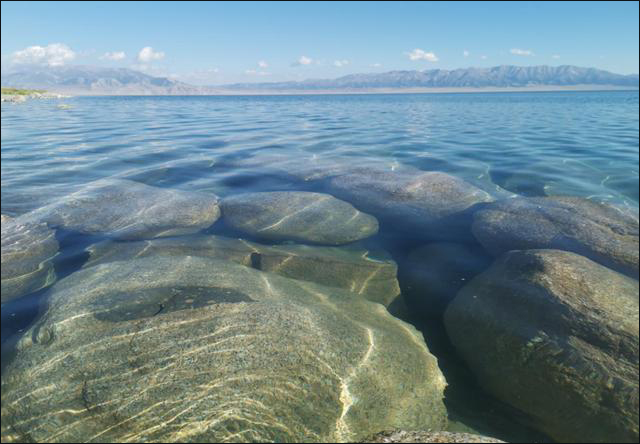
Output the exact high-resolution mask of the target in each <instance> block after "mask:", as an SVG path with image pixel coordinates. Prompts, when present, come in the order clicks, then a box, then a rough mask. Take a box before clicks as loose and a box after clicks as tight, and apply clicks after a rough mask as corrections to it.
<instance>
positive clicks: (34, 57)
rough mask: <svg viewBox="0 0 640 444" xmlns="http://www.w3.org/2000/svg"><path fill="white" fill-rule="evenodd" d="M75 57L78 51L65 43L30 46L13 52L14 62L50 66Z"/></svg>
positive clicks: (59, 64)
mask: <svg viewBox="0 0 640 444" xmlns="http://www.w3.org/2000/svg"><path fill="white" fill-rule="evenodd" d="M75 58H76V53H75V52H74V51H73V50H72V49H71V48H69V47H68V46H67V45H65V44H63V43H51V44H49V45H47V46H38V45H35V46H29V47H28V48H25V49H23V50H20V51H16V52H14V53H13V62H14V63H36V64H44V65H49V66H61V65H64V64H65V63H66V62H70V61H71V60H73V59H75Z"/></svg>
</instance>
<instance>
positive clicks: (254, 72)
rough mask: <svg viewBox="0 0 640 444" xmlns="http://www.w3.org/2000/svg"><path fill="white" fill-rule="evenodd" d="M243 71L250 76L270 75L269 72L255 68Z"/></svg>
mask: <svg viewBox="0 0 640 444" xmlns="http://www.w3.org/2000/svg"><path fill="white" fill-rule="evenodd" d="M244 73H245V74H248V75H250V76H268V75H271V73H270V72H266V71H259V70H255V69H247V70H246V71H245V72H244Z"/></svg>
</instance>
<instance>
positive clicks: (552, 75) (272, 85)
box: [1, 65, 638, 95]
mask: <svg viewBox="0 0 640 444" xmlns="http://www.w3.org/2000/svg"><path fill="white" fill-rule="evenodd" d="M1 83H2V86H4V87H20V88H31V89H47V90H50V91H56V92H61V93H71V94H78V95H83V94H85V95H106V94H109V95H134V94H135V95H208V94H212V95H213V94H230V93H233V92H238V93H243V92H245V93H246V92H247V91H250V92H252V93H269V92H273V93H282V92H285V93H286V92H287V91H296V92H300V93H305V92H307V93H313V92H328V93H331V92H334V93H335V92H341V91H345V92H368V91H377V90H385V91H386V90H396V91H398V92H402V91H412V90H420V89H434V90H438V89H440V90H446V89H452V90H454V91H455V90H460V91H463V90H467V89H479V90H482V89H492V88H498V89H509V88H533V89H535V88H538V89H540V88H547V87H554V88H564V87H566V88H569V89H570V88H571V87H576V86H580V85H589V86H591V87H593V88H597V87H615V88H618V89H620V88H630V89H637V88H638V74H630V75H622V74H615V73H611V72H608V71H604V70H600V69H596V68H581V67H577V66H572V65H561V66H555V67H554V66H548V65H538V66H515V65H501V66H495V67H490V68H473V67H471V68H458V69H454V70H444V69H431V70H422V71H417V70H414V71H409V70H404V71H400V70H397V71H388V72H385V73H363V74H349V75H345V76H342V77H338V78H335V79H308V80H303V81H286V82H262V83H233V84H226V85H218V86H196V85H190V84H188V83H184V82H180V81H178V80H173V79H169V78H166V77H156V76H152V75H149V74H145V73H142V72H139V71H134V70H131V69H128V68H102V67H95V66H84V65H68V66H58V67H41V66H40V67H35V66H31V67H22V68H19V69H14V70H13V71H10V72H3V73H2V81H1Z"/></svg>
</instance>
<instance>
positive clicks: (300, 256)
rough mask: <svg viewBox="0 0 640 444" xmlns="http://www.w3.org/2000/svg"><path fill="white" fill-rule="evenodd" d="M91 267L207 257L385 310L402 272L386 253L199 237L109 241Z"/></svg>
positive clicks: (94, 251)
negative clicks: (339, 292)
mask: <svg viewBox="0 0 640 444" xmlns="http://www.w3.org/2000/svg"><path fill="white" fill-rule="evenodd" d="M88 251H89V255H90V256H89V260H88V262H87V263H86V264H85V265H84V266H85V267H90V266H93V265H96V264H100V263H106V262H113V261H122V260H129V259H133V258H139V257H145V256H153V255H170V256H178V257H179V256H201V257H208V258H213V259H223V260H230V261H233V262H236V263H238V264H242V265H245V266H248V267H253V268H255V269H257V270H262V271H268V272H271V273H276V274H279V275H281V276H286V277H289V278H292V279H300V280H304V281H311V282H315V283H318V284H322V285H326V286H328V287H338V288H343V289H345V290H349V291H351V292H354V293H356V294H360V295H362V296H364V297H365V298H366V299H368V300H370V301H373V302H378V303H380V304H383V305H385V306H388V305H389V304H391V303H392V302H393V301H394V300H395V299H396V298H397V297H398V296H399V295H400V286H399V284H398V279H397V277H396V275H397V270H398V267H397V265H396V263H395V262H394V261H393V259H391V257H390V256H389V255H388V254H387V253H386V252H384V251H370V250H368V249H365V248H363V247H361V246H358V245H357V244H356V245H348V246H344V247H323V246H315V245H314V246H311V245H300V244H286V245H275V246H269V245H262V244H259V243H256V242H249V241H247V240H244V239H234V238H229V237H223V236H213V235H205V234H196V235H192V236H181V237H177V238H168V239H154V240H148V241H138V242H112V241H104V242H100V243H98V244H94V245H92V246H91V247H89V248H88Z"/></svg>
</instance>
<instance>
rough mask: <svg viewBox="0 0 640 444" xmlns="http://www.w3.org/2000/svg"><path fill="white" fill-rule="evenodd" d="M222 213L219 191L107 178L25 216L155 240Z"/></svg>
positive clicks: (183, 231) (199, 225) (73, 227)
mask: <svg viewBox="0 0 640 444" xmlns="http://www.w3.org/2000/svg"><path fill="white" fill-rule="evenodd" d="M219 217H220V208H219V207H218V198H217V197H216V196H215V195H213V194H202V193H196V192H186V191H179V190H172V189H165V188H157V187H152V186H149V185H145V184H142V183H140V182H134V181H131V180H126V179H113V178H110V179H101V180H97V181H95V182H91V183H90V184H88V185H87V186H86V187H84V188H83V189H82V190H80V191H77V192H75V193H72V194H69V195H68V196H66V197H63V198H62V199H60V200H59V201H58V202H55V203H53V204H51V205H47V206H45V207H42V208H40V209H38V210H35V211H32V212H31V213H27V214H25V215H23V216H21V218H25V219H27V218H28V219H30V220H35V221H45V222H47V223H48V224H49V226H51V227H62V228H65V229H67V230H73V231H77V232H80V233H86V234H101V235H107V236H111V237H114V238H118V239H149V238H154V237H165V236H176V235H181V234H190V233H195V232H198V231H200V230H202V229H204V228H207V227H209V226H210V225H212V224H213V223H214V222H215V221H216V220H217V219H218V218H219Z"/></svg>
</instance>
